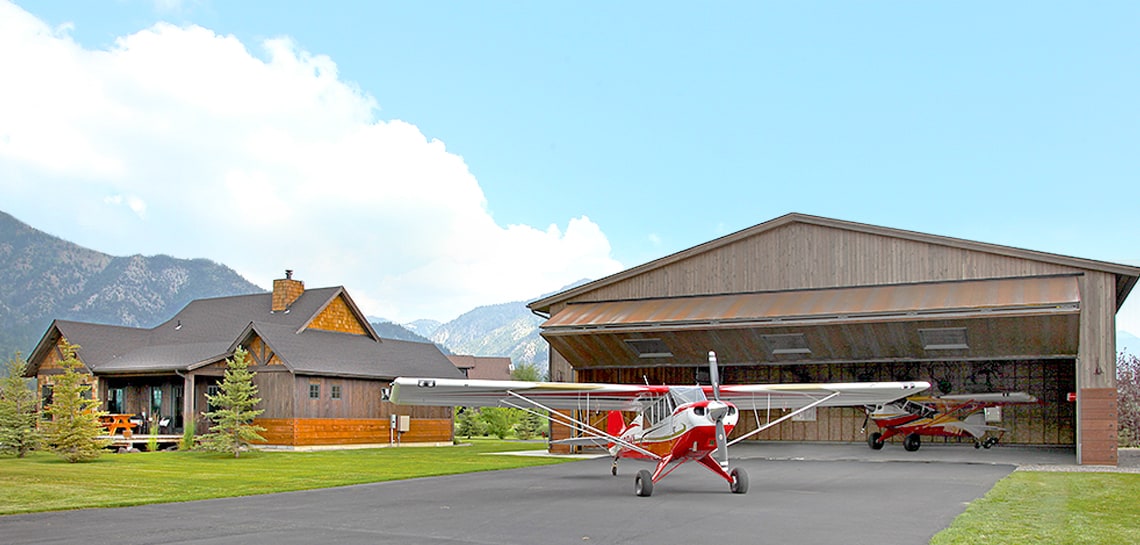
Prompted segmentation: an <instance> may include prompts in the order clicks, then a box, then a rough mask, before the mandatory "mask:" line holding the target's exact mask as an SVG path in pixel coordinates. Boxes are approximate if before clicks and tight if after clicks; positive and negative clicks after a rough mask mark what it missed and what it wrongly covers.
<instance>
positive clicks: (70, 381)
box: [45, 339, 111, 463]
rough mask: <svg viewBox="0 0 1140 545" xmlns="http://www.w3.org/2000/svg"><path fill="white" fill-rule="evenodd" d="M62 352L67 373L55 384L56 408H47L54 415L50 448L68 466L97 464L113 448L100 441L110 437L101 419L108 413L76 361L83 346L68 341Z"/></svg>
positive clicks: (49, 426)
mask: <svg viewBox="0 0 1140 545" xmlns="http://www.w3.org/2000/svg"><path fill="white" fill-rule="evenodd" d="M59 348H60V352H61V353H62V355H63V359H62V360H61V361H60V362H59V363H60V366H61V367H63V370H64V372H63V374H62V375H59V376H58V377H57V378H56V380H55V382H54V383H53V384H52V404H51V406H50V407H46V408H45V411H46V412H47V413H48V414H49V415H51V422H48V424H47V426H46V428H47V432H46V433H45V437H46V441H47V445H48V448H49V449H50V450H51V451H52V452H54V453H56V454H58V455H60V456H61V457H62V458H63V459H64V460H67V461H68V462H72V463H74V462H86V461H90V460H94V459H95V458H98V457H99V455H101V454H103V449H105V448H107V446H109V445H110V444H111V441H110V440H108V439H99V436H100V435H104V434H105V433H106V429H105V428H104V427H103V425H102V424H100V423H99V417H100V416H102V415H103V414H106V413H103V412H102V411H100V410H99V399H98V398H97V397H96V396H95V395H94V394H93V393H92V392H91V385H90V384H87V381H86V380H85V378H84V375H83V374H82V373H80V372H79V369H80V368H82V367H83V363H81V362H80V361H79V358H77V357H75V351H76V350H77V349H78V348H79V346H78V345H73V344H71V343H68V342H67V339H64V340H63V341H61V342H60V346H59Z"/></svg>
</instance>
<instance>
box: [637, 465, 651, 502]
mask: <svg viewBox="0 0 1140 545" xmlns="http://www.w3.org/2000/svg"><path fill="white" fill-rule="evenodd" d="M633 491H634V492H636V493H637V495H638V496H641V497H643V498H647V497H649V496H652V495H653V474H652V473H650V472H649V470H647V469H643V470H641V471H638V472H637V477H635V478H634V480H633Z"/></svg>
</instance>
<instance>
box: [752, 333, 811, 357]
mask: <svg viewBox="0 0 1140 545" xmlns="http://www.w3.org/2000/svg"><path fill="white" fill-rule="evenodd" d="M762 337H763V338H764V344H767V345H768V350H771V351H772V354H774V355H777V356H779V355H783V354H811V349H810V348H808V345H807V339H805V338H804V334H803V333H787V334H780V335H762Z"/></svg>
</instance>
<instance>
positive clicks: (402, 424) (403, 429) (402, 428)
mask: <svg viewBox="0 0 1140 545" xmlns="http://www.w3.org/2000/svg"><path fill="white" fill-rule="evenodd" d="M411 429H412V417H411V416H409V415H406V414H401V415H400V416H399V425H398V427H397V428H396V431H398V432H400V433H407V432H408V431H409V430H411Z"/></svg>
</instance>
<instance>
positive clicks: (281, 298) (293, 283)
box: [273, 269, 305, 312]
mask: <svg viewBox="0 0 1140 545" xmlns="http://www.w3.org/2000/svg"><path fill="white" fill-rule="evenodd" d="M302 293H305V283H304V282H302V281H300V280H293V271H292V270H291V269H286V270H285V278H280V279H277V280H274V281H273V312H281V311H283V310H285V309H288V308H289V305H292V304H293V301H296V300H297V298H298V297H300V296H301V294H302Z"/></svg>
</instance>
